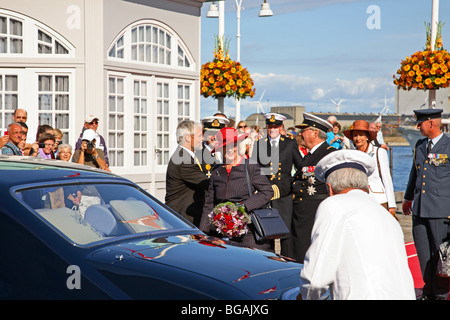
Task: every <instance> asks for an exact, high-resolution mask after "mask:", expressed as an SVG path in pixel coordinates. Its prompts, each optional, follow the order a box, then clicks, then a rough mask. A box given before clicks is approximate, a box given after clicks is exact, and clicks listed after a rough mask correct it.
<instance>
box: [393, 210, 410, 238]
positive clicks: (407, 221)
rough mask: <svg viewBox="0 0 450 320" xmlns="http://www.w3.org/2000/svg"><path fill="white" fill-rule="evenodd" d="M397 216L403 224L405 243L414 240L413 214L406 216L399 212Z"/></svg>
mask: <svg viewBox="0 0 450 320" xmlns="http://www.w3.org/2000/svg"><path fill="white" fill-rule="evenodd" d="M396 216H397V218H398V220H399V223H400V225H401V226H402V230H403V234H404V236H405V243H407V242H411V241H413V236H412V216H405V215H403V214H401V213H397V215H396Z"/></svg>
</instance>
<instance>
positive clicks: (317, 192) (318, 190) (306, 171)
mask: <svg viewBox="0 0 450 320" xmlns="http://www.w3.org/2000/svg"><path fill="white" fill-rule="evenodd" d="M303 118H304V121H303V123H302V124H300V125H297V126H296V127H297V128H300V129H301V131H300V134H301V136H302V139H303V142H302V143H303V144H304V146H305V147H306V148H307V149H308V153H307V154H306V155H305V157H304V158H303V162H302V164H301V167H300V168H299V169H298V170H297V172H296V173H295V175H294V182H293V183H292V191H293V194H294V195H293V198H294V210H293V213H292V242H291V247H292V253H291V254H290V255H289V256H290V257H292V258H293V259H295V260H297V261H298V262H300V263H302V262H303V259H304V257H305V254H306V251H307V250H308V248H309V245H310V243H311V239H310V237H311V230H312V227H313V224H314V217H315V215H316V210H317V207H318V206H319V204H320V202H322V200H324V199H325V198H326V197H328V192H327V188H326V186H325V184H324V183H323V182H320V181H317V179H316V177H315V176H314V168H315V165H316V164H317V163H318V162H319V161H320V160H321V159H322V158H323V157H325V156H326V155H328V154H329V153H331V152H333V151H336V149H335V148H333V147H331V146H329V145H328V143H326V140H327V132H328V130H329V129H331V128H332V127H333V126H332V125H331V124H330V123H329V122H328V121H325V120H323V119H321V118H319V117H317V116H315V115H312V114H309V113H306V112H305V113H303Z"/></svg>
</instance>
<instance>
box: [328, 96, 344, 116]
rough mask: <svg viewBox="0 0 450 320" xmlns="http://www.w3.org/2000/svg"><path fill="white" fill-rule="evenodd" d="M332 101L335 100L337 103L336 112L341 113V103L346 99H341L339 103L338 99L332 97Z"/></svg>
mask: <svg viewBox="0 0 450 320" xmlns="http://www.w3.org/2000/svg"><path fill="white" fill-rule="evenodd" d="M330 100H331V102H333V103H334V104H335V105H336V113H340V112H341V103H342V101H344V99H341V101H339V102H338V103H336V101H334V100H333V99H330Z"/></svg>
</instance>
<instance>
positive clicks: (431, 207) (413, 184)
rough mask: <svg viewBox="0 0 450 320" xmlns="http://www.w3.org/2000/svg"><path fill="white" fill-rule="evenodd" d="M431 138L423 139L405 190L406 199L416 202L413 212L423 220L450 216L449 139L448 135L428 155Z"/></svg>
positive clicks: (420, 141) (417, 146) (416, 149)
mask: <svg viewBox="0 0 450 320" xmlns="http://www.w3.org/2000/svg"><path fill="white" fill-rule="evenodd" d="M427 143H428V139H427V138H425V139H420V140H419V141H418V142H417V144H416V146H415V150H414V157H413V166H412V168H411V173H410V175H409V181H408V185H407V187H406V191H405V196H404V198H405V199H406V200H414V203H413V208H412V213H413V215H416V216H420V217H422V218H447V217H448V216H450V138H449V137H448V136H446V135H445V134H444V135H443V136H442V138H441V139H440V140H439V141H438V142H437V143H436V145H435V146H433V148H432V149H431V151H430V153H429V154H427Z"/></svg>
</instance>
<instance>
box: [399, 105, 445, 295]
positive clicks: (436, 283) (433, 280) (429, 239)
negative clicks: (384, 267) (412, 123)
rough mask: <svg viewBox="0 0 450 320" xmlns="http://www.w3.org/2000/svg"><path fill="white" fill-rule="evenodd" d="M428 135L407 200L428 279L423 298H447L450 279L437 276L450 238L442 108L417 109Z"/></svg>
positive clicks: (419, 144) (411, 177)
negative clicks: (442, 246) (441, 250)
mask: <svg viewBox="0 0 450 320" xmlns="http://www.w3.org/2000/svg"><path fill="white" fill-rule="evenodd" d="M414 113H415V115H416V118H417V126H418V127H419V129H420V132H421V133H422V135H423V136H425V137H426V138H424V139H420V140H419V141H417V143H416V146H415V148H414V156H413V166H412V168H411V173H410V175H409V181H408V185H407V187H406V190H405V195H404V200H403V213H404V214H405V215H410V214H411V213H412V215H413V236H414V243H415V246H416V249H417V256H418V258H419V263H420V268H421V270H422V277H423V280H424V283H425V285H424V287H423V294H422V297H421V298H422V299H424V300H428V299H430V300H431V299H432V300H434V299H442V300H445V299H446V298H447V296H448V292H449V280H448V279H447V278H440V277H437V276H436V267H437V262H438V258H439V253H438V249H439V245H440V244H441V243H442V242H444V241H446V240H450V233H449V232H450V229H449V221H450V212H449V208H450V162H449V157H450V138H449V137H448V136H446V135H445V134H443V133H442V132H441V129H440V124H441V117H442V109H423V110H414Z"/></svg>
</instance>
